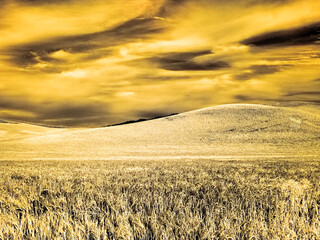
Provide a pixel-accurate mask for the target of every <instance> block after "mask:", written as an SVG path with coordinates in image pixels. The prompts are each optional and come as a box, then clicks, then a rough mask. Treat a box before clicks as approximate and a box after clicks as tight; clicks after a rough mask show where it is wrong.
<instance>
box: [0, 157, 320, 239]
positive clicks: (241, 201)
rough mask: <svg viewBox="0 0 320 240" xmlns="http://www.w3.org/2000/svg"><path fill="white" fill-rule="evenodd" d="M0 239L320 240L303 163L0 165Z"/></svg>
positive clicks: (310, 165)
mask: <svg viewBox="0 0 320 240" xmlns="http://www.w3.org/2000/svg"><path fill="white" fill-rule="evenodd" d="M0 176H1V178H0V239H1V240H7V239H48V240H49V239H90V240H93V239H97V240H98V239H320V214H319V211H320V186H319V179H320V162H319V161H317V160H311V159H302V160H301V159H296V160H292V159H291V160H288V159H277V160H270V161H266V160H259V159H254V160H250V161H243V160H241V161H240V160H239V161H238V160H232V161H231V160H224V161H222V160H168V161H145V160H141V161H80V162H78V161H19V162H18V161H2V162H0Z"/></svg>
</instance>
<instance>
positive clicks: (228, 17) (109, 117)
mask: <svg viewBox="0 0 320 240" xmlns="http://www.w3.org/2000/svg"><path fill="white" fill-rule="evenodd" d="M0 36H1V38H0V119H2V120H9V121H10V120H11V121H23V122H28V123H35V124H42V125H46V126H56V127H99V126H106V125H109V124H114V123H119V122H123V121H127V120H134V119H140V118H152V117H156V116H164V115H168V114H172V113H180V112H185V111H189V110H194V109H198V108H203V107H209V106H213V105H218V104H227V103H261V104H270V103H272V104H274V103H286V102H293V101H294V102H295V101H304V102H310V103H316V104H320V1H315V0H130V1H128V0H108V1H106V0H0Z"/></svg>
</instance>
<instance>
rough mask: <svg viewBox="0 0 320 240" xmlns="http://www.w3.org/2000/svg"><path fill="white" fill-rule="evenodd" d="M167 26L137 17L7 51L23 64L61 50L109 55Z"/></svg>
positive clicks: (95, 55)
mask: <svg viewBox="0 0 320 240" xmlns="http://www.w3.org/2000/svg"><path fill="white" fill-rule="evenodd" d="M164 29H165V26H164V24H163V21H162V20H159V19H154V18H135V19H132V20H129V21H127V22H125V23H123V24H121V25H119V26H117V27H114V28H112V29H108V30H105V31H101V32H96V33H90V34H81V35H77V36H68V37H59V38H55V39H49V40H46V41H39V42H34V43H29V44H22V45H18V46H12V47H10V48H8V49H6V50H4V54H7V55H9V56H10V57H11V61H12V62H13V63H14V64H16V65H19V66H22V67H26V66H30V65H34V64H36V63H39V62H41V61H55V59H53V58H51V57H50V53H53V52H56V51H59V50H64V51H67V52H71V53H84V52H86V53H89V54H91V58H100V57H101V56H105V55H106V54H108V50H106V48H108V47H113V46H116V45H120V44H124V43H127V42H130V41H132V40H134V39H139V38H148V37H149V36H150V35H153V34H156V33H159V32H161V31H162V30H164ZM110 51H111V50H110ZM89 58H90V57H89Z"/></svg>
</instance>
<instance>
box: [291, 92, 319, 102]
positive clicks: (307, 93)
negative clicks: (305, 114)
mask: <svg viewBox="0 0 320 240" xmlns="http://www.w3.org/2000/svg"><path fill="white" fill-rule="evenodd" d="M299 95H300V96H301V95H306V96H316V97H319V100H320V91H297V92H291V93H287V94H286V95H285V96H287V97H291V96H299Z"/></svg>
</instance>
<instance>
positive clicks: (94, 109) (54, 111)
mask: <svg viewBox="0 0 320 240" xmlns="http://www.w3.org/2000/svg"><path fill="white" fill-rule="evenodd" d="M0 105H1V109H0V118H1V119H8V120H19V121H21V120H22V121H26V122H34V123H42V124H45V125H49V126H63V127H65V126H90V125H92V126H99V125H103V124H105V123H106V122H108V121H109V119H108V113H109V108H108V106H107V104H103V103H100V102H81V101H76V99H75V100H74V102H69V101H68V102H64V101H56V102H35V101H28V100H26V97H23V96H16V97H12V96H5V95H0ZM15 112H18V113H19V115H18V116H17V114H15Z"/></svg>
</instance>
